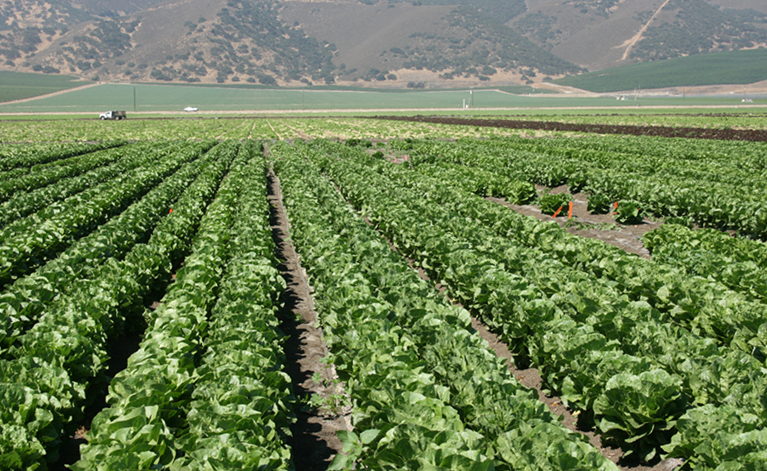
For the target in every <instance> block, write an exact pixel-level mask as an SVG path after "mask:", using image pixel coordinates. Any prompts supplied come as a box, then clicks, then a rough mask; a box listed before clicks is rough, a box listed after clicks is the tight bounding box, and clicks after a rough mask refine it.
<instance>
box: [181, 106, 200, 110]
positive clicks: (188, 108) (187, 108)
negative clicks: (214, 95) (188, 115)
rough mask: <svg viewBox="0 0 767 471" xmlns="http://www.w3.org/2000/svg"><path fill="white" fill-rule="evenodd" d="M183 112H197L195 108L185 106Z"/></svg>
mask: <svg viewBox="0 0 767 471" xmlns="http://www.w3.org/2000/svg"><path fill="white" fill-rule="evenodd" d="M184 111H197V108H195V107H194V106H187V107H186V108H184Z"/></svg>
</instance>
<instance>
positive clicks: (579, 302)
mask: <svg viewBox="0 0 767 471" xmlns="http://www.w3.org/2000/svg"><path fill="white" fill-rule="evenodd" d="M349 165H351V164H349V163H348V161H346V162H345V163H344V164H341V165H339V166H338V168H340V167H343V166H349ZM389 167H391V165H389ZM328 168H330V167H328ZM351 168H356V167H353V165H352V167H351ZM360 171H361V170H360ZM392 172H393V170H392ZM336 173H338V171H336ZM402 173H405V174H408V173H409V174H412V172H408V171H407V170H405V171H402ZM384 185H385V186H387V187H388V186H389V185H386V183H384ZM389 191H390V190H389ZM438 192H439V189H438V188H432V189H431V191H427V192H426V193H425V194H424V195H423V197H421V198H419V197H418V196H420V195H418V194H411V193H408V192H407V191H406V190H394V191H393V192H392V194H393V195H395V196H396V198H400V199H401V201H402V202H404V203H406V205H407V206H410V207H412V208H413V209H414V212H412V213H411V218H414V219H416V220H418V219H419V218H420V217H421V216H420V215H429V216H430V217H431V219H432V221H433V222H434V226H427V227H426V228H422V229H421V231H420V232H419V233H418V234H417V237H419V238H420V240H422V241H425V242H424V243H426V244H431V245H434V244H433V243H432V242H431V241H430V240H429V239H432V240H438V239H439V238H440V234H443V233H454V234H457V235H458V236H459V237H460V238H461V239H460V240H467V241H469V242H471V245H472V246H473V247H476V250H477V251H478V252H480V253H482V254H484V255H489V256H491V257H493V258H494V259H495V260H496V261H497V263H502V264H503V267H504V269H505V270H507V271H513V272H516V273H519V274H521V275H523V277H525V278H526V279H528V280H532V281H534V282H535V283H534V285H533V286H534V287H535V288H537V289H539V290H540V291H541V295H542V296H547V297H550V299H551V300H552V301H553V302H554V303H555V304H556V305H557V307H558V308H560V309H562V311H563V312H565V313H567V314H568V315H569V316H571V317H572V318H573V319H575V320H577V321H578V322H582V323H588V324H589V325H592V326H593V327H594V328H595V329H597V331H598V332H600V333H601V334H602V335H604V336H606V337H608V338H609V339H612V340H618V341H619V342H620V347H621V348H622V349H623V351H624V352H626V353H629V354H640V355H641V356H643V357H647V358H652V359H653V362H654V364H655V365H656V367H657V366H661V367H663V368H665V369H666V370H667V371H669V372H674V373H677V374H679V375H681V376H683V377H684V378H685V382H684V387H683V391H684V392H685V394H686V395H687V396H688V397H690V398H694V399H695V400H696V401H697V402H699V403H705V402H708V401H709V400H713V401H714V402H715V403H720V401H721V400H723V399H724V398H725V397H727V396H728V395H729V394H730V392H729V388H730V386H731V385H734V384H738V383H743V382H746V383H748V382H751V378H752V377H753V373H756V372H758V371H759V370H760V368H761V365H760V364H759V363H758V362H757V361H756V360H754V359H750V358H748V354H746V353H744V352H737V351H734V352H733V351H731V350H730V349H728V348H718V347H717V346H716V345H715V344H714V342H713V341H711V340H709V339H705V338H701V337H698V336H697V335H695V334H694V333H693V332H690V331H687V330H686V329H683V328H681V327H677V326H673V325H671V324H668V323H665V324H662V323H660V322H659V321H660V320H661V319H662V318H660V316H659V313H658V311H656V310H654V309H652V308H651V306H649V305H648V304H647V303H644V302H631V303H629V302H626V300H625V299H623V297H622V296H621V295H620V293H617V292H615V291H614V289H613V286H612V285H611V283H609V281H606V280H601V279H595V278H593V277H591V276H589V275H586V274H584V273H582V272H579V271H577V270H574V269H573V268H571V267H568V266H563V265H561V264H560V263H559V262H558V261H555V260H550V259H548V257H546V256H545V254H542V253H540V252H538V251H535V250H531V249H526V248H523V247H519V246H514V245H513V244H510V243H509V241H507V240H505V239H499V238H498V237H497V236H495V235H494V234H493V233H492V232H490V231H489V229H487V228H483V227H481V226H478V225H477V223H476V222H470V221H466V220H465V219H462V218H461V217H457V216H456V215H455V214H452V213H450V212H448V211H445V210H442V209H441V208H440V207H438V206H437V205H434V204H432V203H431V202H430V201H429V196H430V195H432V194H435V193H438ZM456 200H459V198H456ZM456 204H460V203H458V202H457V203H456ZM464 204H465V203H464ZM403 214H404V213H403ZM381 223H382V224H386V221H383V222H381ZM412 224H417V222H412ZM437 226H439V228H440V229H436V230H437V231H438V233H436V234H434V235H432V236H431V237H425V236H424V234H425V232H428V231H430V230H435V229H434V228H435V227H437ZM439 231H443V232H441V233H440V232H439ZM419 243H420V242H418V241H410V242H407V245H409V246H411V247H412V246H416V245H417V244H419ZM440 244H441V245H442V247H443V248H444V247H450V245H449V243H448V244H445V243H443V242H439V243H438V244H437V245H440ZM428 248H429V250H430V253H432V254H433V256H434V257H439V256H440V255H439V254H440V252H439V251H437V252H435V250H434V249H432V247H431V246H428ZM452 252H453V255H451V256H452V257H458V258H459V259H460V258H461V257H463V256H466V255H468V254H470V253H471V251H469V252H466V251H458V250H457V249H456V248H454V249H453V250H452ZM471 261H472V260H471V259H469V260H467V262H471ZM457 262H458V260H455V261H453V263H457ZM460 265H461V266H463V267H465V266H471V264H470V263H466V264H460ZM484 269H485V270H487V269H492V268H491V267H485V268H484ZM454 273H455V271H453V272H450V271H448V272H446V274H445V275H444V277H445V281H448V282H453V283H454V286H456V287H457V286H460V283H461V282H460V277H454V276H453V274H454ZM461 289H464V288H461ZM465 289H468V290H471V289H472V288H471V286H470V285H469V286H467V287H466V288H465ZM490 292H492V291H485V293H490ZM563 293H567V295H564V294H563ZM464 297H467V296H464ZM477 301H479V302H486V300H484V299H478V296H477V294H476V293H474V294H473V301H471V302H477ZM469 306H471V304H469ZM665 322H668V320H665ZM639 339H649V340H642V341H641V342H640V341H639ZM726 357H733V358H739V359H740V360H741V362H742V364H743V367H741V368H739V369H737V372H738V373H739V374H740V376H738V375H731V376H729V378H728V379H729V380H730V381H731V382H730V383H724V382H716V383H709V384H705V383H706V382H705V381H704V382H702V383H701V382H700V381H698V384H688V381H689V369H688V370H682V369H680V368H679V367H678V365H680V364H683V363H690V362H692V363H693V364H695V365H696V368H695V369H696V370H698V371H700V370H707V369H711V368H714V369H718V366H717V363H716V362H717V361H719V359H721V358H726ZM703 376H705V375H703ZM699 390H703V391H699ZM701 395H702V396H704V397H702V398H701V397H700V396H701Z"/></svg>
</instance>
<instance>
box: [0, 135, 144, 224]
mask: <svg viewBox="0 0 767 471" xmlns="http://www.w3.org/2000/svg"><path fill="white" fill-rule="evenodd" d="M141 147H146V146H141ZM126 148H127V146H124V147H123V148H119V147H118V148H112V149H108V150H102V151H98V152H93V153H90V154H86V155H83V156H78V157H75V158H74V159H73V160H74V161H72V162H70V163H69V165H60V166H51V167H47V168H42V169H39V170H37V171H34V172H29V173H27V174H26V175H22V176H18V177H16V178H13V179H10V180H0V202H5V201H7V200H8V199H9V198H11V197H12V196H16V195H19V194H23V193H28V192H32V191H34V190H37V189H39V188H42V187H45V186H47V185H50V184H52V183H56V182H58V181H60V180H62V179H68V178H72V177H77V176H79V175H82V174H85V173H88V172H91V171H94V170H97V169H99V168H100V167H105V166H109V165H111V164H114V163H115V162H116V161H118V160H119V159H120V158H121V157H122V156H123V155H124V153H125V150H126ZM3 222H5V221H3Z"/></svg>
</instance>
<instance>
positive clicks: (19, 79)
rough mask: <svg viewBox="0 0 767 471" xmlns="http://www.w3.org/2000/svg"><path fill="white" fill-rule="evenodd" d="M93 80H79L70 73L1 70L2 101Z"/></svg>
mask: <svg viewBox="0 0 767 471" xmlns="http://www.w3.org/2000/svg"><path fill="white" fill-rule="evenodd" d="M90 83H93V82H81V81H77V78H76V77H70V76H68V75H45V74H30V73H22V72H10V71H0V102H7V101H12V100H22V99H25V98H31V97H35V96H39V95H45V94H47V93H53V92H58V91H61V90H67V89H70V88H77V87H82V86H83V85H88V84H90Z"/></svg>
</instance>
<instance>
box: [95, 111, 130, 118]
mask: <svg viewBox="0 0 767 471" xmlns="http://www.w3.org/2000/svg"><path fill="white" fill-rule="evenodd" d="M99 118H101V119H125V118H127V116H126V114H125V111H107V112H106V113H101V114H100V115H99Z"/></svg>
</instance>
